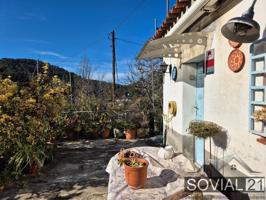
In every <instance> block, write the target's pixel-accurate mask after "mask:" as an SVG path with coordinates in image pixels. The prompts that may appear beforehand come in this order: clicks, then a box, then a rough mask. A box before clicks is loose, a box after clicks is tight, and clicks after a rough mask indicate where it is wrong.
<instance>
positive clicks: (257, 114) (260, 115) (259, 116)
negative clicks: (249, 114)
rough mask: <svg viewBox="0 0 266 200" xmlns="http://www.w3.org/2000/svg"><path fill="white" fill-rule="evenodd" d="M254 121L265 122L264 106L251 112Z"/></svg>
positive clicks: (265, 108)
mask: <svg viewBox="0 0 266 200" xmlns="http://www.w3.org/2000/svg"><path fill="white" fill-rule="evenodd" d="M253 116H254V119H255V121H261V122H263V123H265V122H266V106H264V107H263V108H262V109H260V110H255V111H254V113H253Z"/></svg>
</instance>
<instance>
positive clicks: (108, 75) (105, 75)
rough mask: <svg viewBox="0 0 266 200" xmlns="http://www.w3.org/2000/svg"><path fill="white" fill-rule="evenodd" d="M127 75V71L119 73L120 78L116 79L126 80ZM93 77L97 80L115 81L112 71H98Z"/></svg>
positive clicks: (120, 81) (118, 81)
mask: <svg viewBox="0 0 266 200" xmlns="http://www.w3.org/2000/svg"><path fill="white" fill-rule="evenodd" d="M127 75H128V73H127V72H120V73H117V76H118V80H116V81H117V83H122V82H125V79H126V78H127ZM92 78H93V79H95V80H100V81H106V82H112V81H113V76H112V72H104V71H96V72H94V73H93V76H92ZM115 78H117V77H115Z"/></svg>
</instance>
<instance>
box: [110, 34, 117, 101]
mask: <svg viewBox="0 0 266 200" xmlns="http://www.w3.org/2000/svg"><path fill="white" fill-rule="evenodd" d="M111 34H112V36H111V37H112V77H113V83H112V100H113V102H115V68H116V55H115V31H114V30H113V31H112V33H111Z"/></svg>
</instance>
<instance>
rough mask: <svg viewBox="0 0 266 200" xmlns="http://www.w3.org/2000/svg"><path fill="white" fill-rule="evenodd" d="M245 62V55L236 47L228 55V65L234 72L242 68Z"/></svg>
mask: <svg viewBox="0 0 266 200" xmlns="http://www.w3.org/2000/svg"><path fill="white" fill-rule="evenodd" d="M244 64H245V55H244V53H243V52H242V51H240V50H239V49H234V50H233V51H232V52H231V53H230V55H229V57H228V66H229V68H230V69H231V70H232V71H233V72H239V71H241V70H242V68H243V67H244Z"/></svg>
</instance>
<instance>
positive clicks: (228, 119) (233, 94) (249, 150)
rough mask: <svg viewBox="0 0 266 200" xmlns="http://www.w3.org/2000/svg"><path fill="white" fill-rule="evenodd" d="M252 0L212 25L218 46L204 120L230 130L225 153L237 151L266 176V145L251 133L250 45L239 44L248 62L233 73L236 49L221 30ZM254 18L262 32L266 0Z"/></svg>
mask: <svg viewBox="0 0 266 200" xmlns="http://www.w3.org/2000/svg"><path fill="white" fill-rule="evenodd" d="M252 2H253V1H252V0H244V1H242V2H241V3H239V4H238V5H237V6H235V7H234V8H233V9H231V10H230V11H229V12H227V13H226V14H224V15H223V16H222V17H220V18H219V19H218V20H216V21H215V22H214V23H213V24H212V25H210V27H215V30H214V38H213V41H212V44H211V47H210V48H214V49H215V73H214V74H213V75H207V76H206V78H205V93H204V99H205V102H204V116H205V120H210V121H213V122H216V123H218V124H219V125H221V126H223V127H224V128H226V129H227V130H228V136H229V145H228V149H227V150H226V152H225V156H226V155H228V154H234V153H236V154H237V155H238V156H239V157H240V158H241V159H242V160H244V161H245V162H247V164H248V165H249V166H250V167H251V168H252V169H253V170H256V171H261V172H263V173H264V175H265V176H266V146H265V145H262V144H260V143H258V142H257V141H256V139H257V138H258V136H256V135H253V134H251V133H249V132H248V108H249V102H248V101H249V64H250V58H249V47H250V44H243V45H242V46H241V47H240V50H241V51H242V52H244V54H245V57H246V62H245V66H244V68H243V69H242V70H241V71H240V72H239V73H234V72H232V71H231V70H230V69H229V68H228V65H227V59H228V56H229V53H230V52H231V51H232V50H233V48H232V47H230V46H229V44H228V41H227V39H226V38H224V37H223V36H222V34H221V31H220V30H221V27H222V25H223V24H225V23H226V22H227V21H228V20H229V19H230V18H233V17H236V16H240V15H241V14H242V13H243V12H244V11H246V10H247V8H248V7H249V6H250V5H251V3H252ZM254 19H255V20H256V21H257V22H258V23H259V24H260V27H261V35H262V33H263V31H264V28H265V25H266V4H265V1H257V4H256V5H255V16H254ZM216 154H217V153H216ZM218 155H219V157H221V156H222V151H221V150H218Z"/></svg>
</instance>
